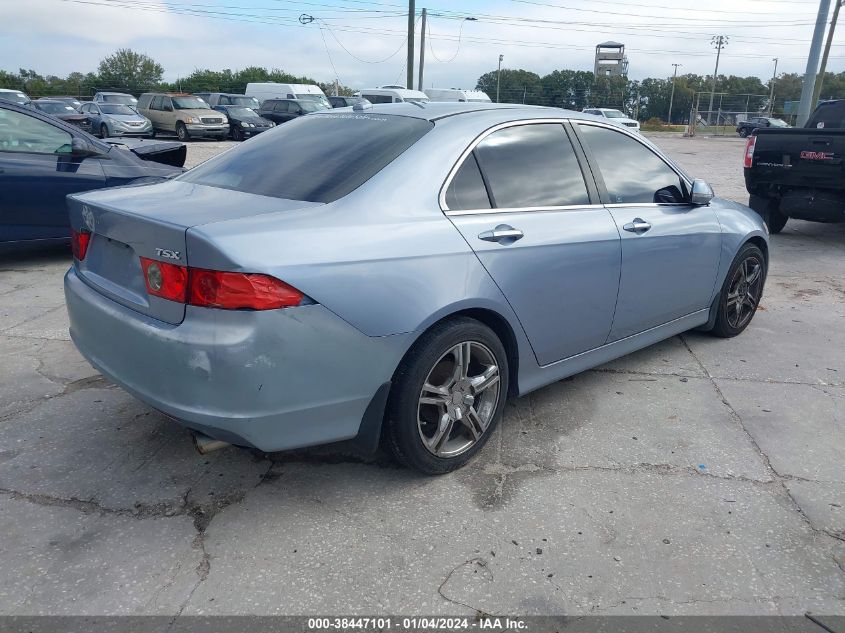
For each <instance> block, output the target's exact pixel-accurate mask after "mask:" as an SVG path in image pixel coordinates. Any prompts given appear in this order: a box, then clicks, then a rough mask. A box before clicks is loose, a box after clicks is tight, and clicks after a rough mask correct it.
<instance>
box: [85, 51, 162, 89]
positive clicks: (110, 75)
mask: <svg viewBox="0 0 845 633" xmlns="http://www.w3.org/2000/svg"><path fill="white" fill-rule="evenodd" d="M98 74H99V77H98V78H99V81H100V83H101V84H102V85H101V86H100V87H102V88H115V89H121V90H126V91H128V92H141V91H143V90H146V89H149V88H153V87H155V86H157V85H158V84H159V83H161V77H162V75H163V74H164V68H163V67H162V66H161V64H159V63H158V62H156V61H155V60H154V59H152V58H151V57H148V56H147V55H144V54H143V53H136V52H135V51H133V50H130V49H128V48H121V49H120V50H118V51H117V52H115V53H114V54H112V55H109V56H108V57H106V58H105V59H103V60H102V61H101V62H100V65H99V68H98Z"/></svg>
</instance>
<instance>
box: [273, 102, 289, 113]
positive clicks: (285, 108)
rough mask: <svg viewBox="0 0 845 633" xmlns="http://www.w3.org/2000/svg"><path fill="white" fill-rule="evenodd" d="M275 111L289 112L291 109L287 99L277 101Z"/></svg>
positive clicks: (274, 106)
mask: <svg viewBox="0 0 845 633" xmlns="http://www.w3.org/2000/svg"><path fill="white" fill-rule="evenodd" d="M273 111H274V112H289V111H290V104H289V103H288V102H287V101H277V102H276V103H275V104H274V105H273Z"/></svg>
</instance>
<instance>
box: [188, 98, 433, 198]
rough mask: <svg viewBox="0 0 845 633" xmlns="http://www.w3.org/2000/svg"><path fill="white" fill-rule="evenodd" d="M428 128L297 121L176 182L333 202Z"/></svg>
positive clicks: (384, 122) (409, 123)
mask: <svg viewBox="0 0 845 633" xmlns="http://www.w3.org/2000/svg"><path fill="white" fill-rule="evenodd" d="M433 127H434V124H433V123H431V122H430V121H425V120H423V119H416V118H411V117H401V116H390V115H381V114H379V115H377V114H359V113H355V114H352V113H344V114H339V113H338V114H332V113H326V114H314V115H310V116H304V117H298V118H296V119H294V120H293V121H291V122H289V123H285V124H284V125H280V126H278V127H276V128H274V129H273V130H270V131H269V132H265V133H263V134H261V135H259V136H257V137H255V138H254V139H252V140H250V142H249V143H244V144H243V145H240V146H238V147H237V148H235V149H233V150H230V151H228V152H225V153H223V154H220V155H219V156H217V157H216V158H213V159H211V160H209V161H207V162H205V163H203V164H202V165H199V166H198V167H195V168H193V169H192V170H190V171H188V172H186V173H185V174H184V175H183V176H180V177H179V180H183V181H185V182H193V183H197V184H201V185H210V186H212V187H221V188H223V189H232V190H235V191H243V192H246V193H254V194H258V195H262V196H272V197H275V198H286V199H289V200H303V201H307V202H333V201H335V200H337V199H339V198H342V197H343V196H345V195H347V194H348V193H350V192H351V191H353V190H355V189H357V188H358V187H360V186H361V185H362V184H364V183H365V182H366V181H367V180H369V179H370V178H372V177H373V176H374V175H375V174H377V173H378V172H379V171H381V170H382V169H383V168H384V167H385V166H387V165H388V164H390V163H391V162H392V161H393V160H395V159H396V157H397V156H399V155H400V154H401V153H402V152H404V151H405V150H406V149H408V148H409V147H410V146H411V145H413V144H414V143H416V142H417V141H418V140H419V139H420V138H422V137H423V135H425V134H426V133H427V132H428V131H430V130H431V129H432V128H433ZM314 139H319V142H315V141H314Z"/></svg>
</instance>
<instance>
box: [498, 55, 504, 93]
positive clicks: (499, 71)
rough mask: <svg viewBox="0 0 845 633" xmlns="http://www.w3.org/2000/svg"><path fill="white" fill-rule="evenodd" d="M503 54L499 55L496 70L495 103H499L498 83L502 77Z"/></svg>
mask: <svg viewBox="0 0 845 633" xmlns="http://www.w3.org/2000/svg"><path fill="white" fill-rule="evenodd" d="M504 58H505V56H504V55H499V70H497V71H496V103H499V84H500V82H501V79H502V60H503V59H504Z"/></svg>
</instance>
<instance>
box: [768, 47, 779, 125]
mask: <svg viewBox="0 0 845 633" xmlns="http://www.w3.org/2000/svg"><path fill="white" fill-rule="evenodd" d="M772 61H773V62H774V63H775V71H774V72H773V73H772V85H771V86H770V87H769V116H772V114H773V113H774V110H775V81H776V80H777V77H778V58H777V57H772Z"/></svg>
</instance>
